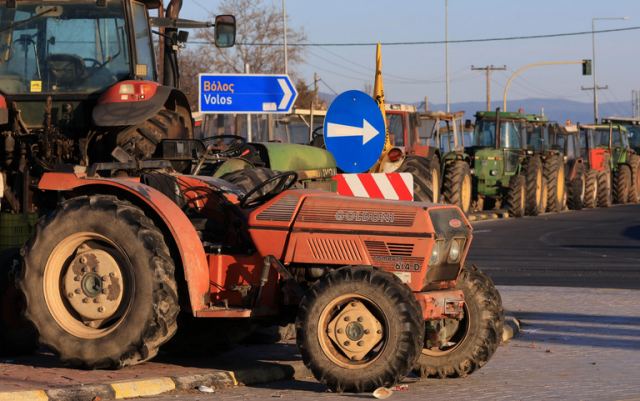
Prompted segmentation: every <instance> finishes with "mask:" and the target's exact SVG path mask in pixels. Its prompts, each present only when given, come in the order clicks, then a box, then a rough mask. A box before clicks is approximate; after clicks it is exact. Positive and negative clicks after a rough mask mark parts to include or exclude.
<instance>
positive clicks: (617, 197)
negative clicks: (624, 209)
mask: <svg viewBox="0 0 640 401" xmlns="http://www.w3.org/2000/svg"><path fill="white" fill-rule="evenodd" d="M631 178H632V177H631V169H630V168H629V166H627V165H626V164H621V165H619V166H618V170H616V172H615V174H614V182H613V201H614V202H615V203H622V204H624V203H628V202H629V193H630V192H631V184H632V183H631Z"/></svg>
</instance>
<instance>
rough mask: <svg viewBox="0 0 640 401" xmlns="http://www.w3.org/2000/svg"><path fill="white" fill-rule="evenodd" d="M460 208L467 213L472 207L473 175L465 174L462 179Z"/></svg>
mask: <svg viewBox="0 0 640 401" xmlns="http://www.w3.org/2000/svg"><path fill="white" fill-rule="evenodd" d="M460 192H461V194H460V201H461V202H462V204H461V205H460V208H461V209H462V211H463V212H465V213H467V212H468V211H469V209H470V208H471V176H469V175H465V176H464V178H463V179H462V190H461V191H460Z"/></svg>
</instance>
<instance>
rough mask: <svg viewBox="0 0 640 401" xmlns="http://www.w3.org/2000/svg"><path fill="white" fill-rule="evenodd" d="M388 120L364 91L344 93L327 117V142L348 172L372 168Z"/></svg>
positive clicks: (378, 152) (379, 152) (330, 109)
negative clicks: (385, 120)
mask: <svg viewBox="0 0 640 401" xmlns="http://www.w3.org/2000/svg"><path fill="white" fill-rule="evenodd" d="M384 142H385V123H384V118H383V117H382V112H381V111H380V108H379V107H378V104H377V103H376V101H375V100H373V98H372V97H371V96H369V95H367V94H366V93H364V92H360V91H356V90H352V91H347V92H344V93H341V94H340V95H339V96H338V97H336V98H335V100H334V101H333V102H332V103H331V106H329V110H327V116H326V117H325V119H324V143H325V144H326V146H327V150H328V151H329V152H331V153H333V156H334V157H335V159H336V163H337V164H338V167H340V169H342V171H344V172H345V173H362V172H364V171H367V170H369V169H370V168H371V167H373V165H374V164H375V163H376V161H378V159H379V158H380V154H381V153H382V149H383V148H384Z"/></svg>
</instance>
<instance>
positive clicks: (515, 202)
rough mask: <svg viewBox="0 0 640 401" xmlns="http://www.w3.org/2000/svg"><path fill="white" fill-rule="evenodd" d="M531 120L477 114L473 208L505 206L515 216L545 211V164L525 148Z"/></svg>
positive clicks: (507, 114) (471, 150) (473, 146)
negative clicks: (474, 200)
mask: <svg viewBox="0 0 640 401" xmlns="http://www.w3.org/2000/svg"><path fill="white" fill-rule="evenodd" d="M529 126H530V117H529V116H527V115H525V114H523V113H516V112H501V111H500V109H498V110H496V111H495V112H485V111H481V112H478V113H476V121H475V130H474V133H473V143H472V144H471V146H470V147H469V148H467V151H468V152H469V154H470V155H471V156H472V158H473V171H474V173H473V174H474V177H473V178H474V180H473V183H474V194H475V199H476V208H477V209H479V210H482V209H484V208H485V206H487V203H489V204H493V205H492V206H494V207H495V208H501V207H503V205H504V206H506V208H507V209H508V211H509V214H510V215H512V216H514V217H522V216H524V215H529V216H536V215H538V214H539V213H541V212H543V211H544V208H545V194H544V190H545V182H544V164H543V160H542V157H541V156H540V154H536V153H535V152H534V151H533V150H531V149H528V148H527V137H526V133H527V128H528V127H529Z"/></svg>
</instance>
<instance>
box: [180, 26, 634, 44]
mask: <svg viewBox="0 0 640 401" xmlns="http://www.w3.org/2000/svg"><path fill="white" fill-rule="evenodd" d="M637 30H640V26H632V27H627V28H615V29H601V30H597V31H578V32H565V33H550V34H540V35H523V36H505V37H496V38H475V39H458V40H448V41H445V40H432V41H408V42H380V44H382V45H383V46H424V45H443V44H459V43H479V42H501V41H511V40H526V39H548V38H561V37H569V36H582V35H591V34H601V33H611V32H626V31H637ZM189 44H191V45H210V44H211V42H207V41H197V42H191V43H189ZM236 44H237V45H241V46H283V44H282V43H264V42H238V43H236ZM377 44H378V42H344V43H288V44H287V46H298V47H356V46H376V45H377Z"/></svg>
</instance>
